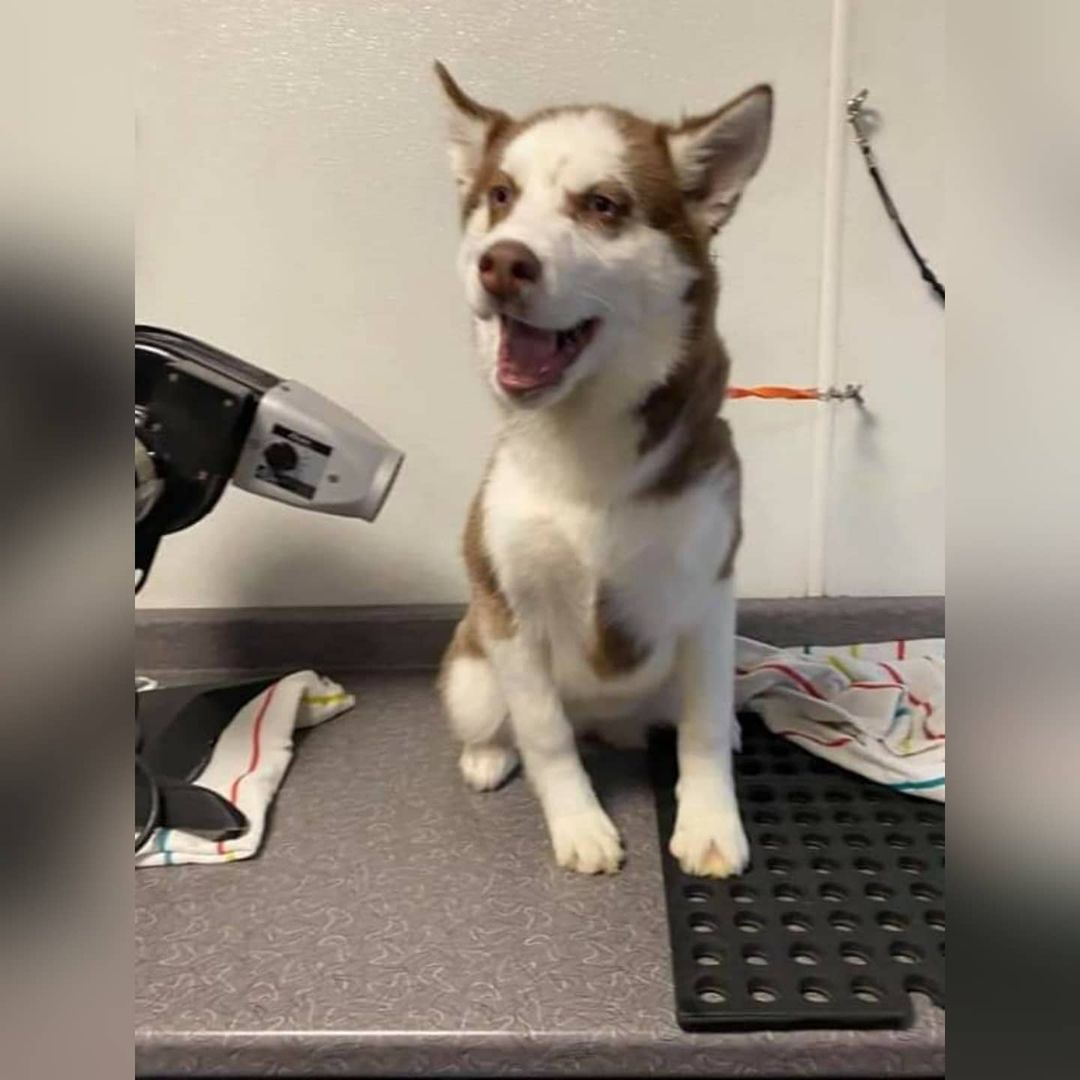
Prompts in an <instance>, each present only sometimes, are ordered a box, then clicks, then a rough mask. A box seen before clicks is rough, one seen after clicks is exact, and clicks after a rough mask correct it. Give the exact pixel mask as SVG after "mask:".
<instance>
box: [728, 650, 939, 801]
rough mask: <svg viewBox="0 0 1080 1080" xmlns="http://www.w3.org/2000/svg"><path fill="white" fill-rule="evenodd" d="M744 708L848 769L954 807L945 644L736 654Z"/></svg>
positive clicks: (739, 693)
mask: <svg viewBox="0 0 1080 1080" xmlns="http://www.w3.org/2000/svg"><path fill="white" fill-rule="evenodd" d="M736 672H737V674H736V680H735V697H736V705H737V707H738V708H740V709H747V710H749V711H751V712H755V713H757V714H758V715H759V716H761V718H762V720H764V721H765V724H766V725H767V726H768V727H769V728H770V730H772V731H774V732H776V733H777V734H778V735H784V736H785V737H787V738H789V739H791V740H792V741H793V742H795V743H797V744H798V745H799V746H802V747H804V748H805V749H807V750H810V751H811V752H812V753H815V754H817V755H819V756H820V757H823V758H825V759H827V760H828V761H831V762H833V763H834V764H836V765H839V766H841V767H842V768H845V769H850V770H851V771H852V772H857V773H860V774H861V775H862V776H866V777H868V778H869V779H871V780H876V781H878V782H879V783H882V784H885V785H887V786H888V787H891V788H895V789H896V790H898V791H904V792H907V793H909V794H911V795H921V796H923V797H924V798H927V799H937V800H938V801H940V802H944V801H945V642H944V640H943V639H939V638H937V639H930V640H922V641H895V642H889V643H887V644H874V645H846V646H842V647H837V646H833V647H831V648H830V647H824V648H815V647H810V646H807V647H805V648H803V649H801V650H796V649H776V648H773V647H772V646H770V645H763V644H762V643H761V642H758V641H751V640H749V639H748V638H739V639H738V642H737V647H736Z"/></svg>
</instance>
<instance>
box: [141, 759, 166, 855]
mask: <svg viewBox="0 0 1080 1080" xmlns="http://www.w3.org/2000/svg"><path fill="white" fill-rule="evenodd" d="M135 771H136V772H137V773H141V774H142V777H143V779H144V780H145V781H146V788H147V791H148V792H149V793H150V810H149V812H148V813H147V815H146V820H145V821H144V822H143V823H142V827H141V828H140V829H139V831H138V833H136V834H135V851H136V852H138V850H139V848H141V847H142V846H143V844H145V843H146V841H147V840H149V839H150V834H151V833H152V832H153V831H154V830H155V829H156V828H157V825H158V821H159V820H160V819H161V792H160V791H159V790H158V786H157V781H156V780H155V779H154V778H153V776H152V775H151V774H150V770H149V769H148V768H147V767H146V762H144V761H143V759H142V754H138V753H137V754H136V755H135Z"/></svg>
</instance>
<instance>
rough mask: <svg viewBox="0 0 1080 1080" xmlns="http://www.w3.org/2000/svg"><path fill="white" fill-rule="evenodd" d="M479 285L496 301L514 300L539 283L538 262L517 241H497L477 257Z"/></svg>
mask: <svg viewBox="0 0 1080 1080" xmlns="http://www.w3.org/2000/svg"><path fill="white" fill-rule="evenodd" d="M477 269H478V270H479V271H480V284H481V285H483V286H484V288H485V289H486V290H487V291H488V292H489V293H490V294H491V295H492V296H494V297H495V299H496V300H514V299H516V298H517V297H518V296H520V295H521V291H522V289H523V288H524V287H525V286H527V285H534V284H536V282H538V281H539V280H540V274H541V267H540V260H539V259H538V258H537V257H536V255H535V254H533V252H532V251H531V250H530V249H529V248H527V247H526V246H525V245H524V244H523V243H521V242H520V241H518V240H500V241H499V242H498V243H496V244H492V245H491V247H489V248H488V249H487V251H485V252H484V254H483V255H481V256H480V261H479V262H478V263H477Z"/></svg>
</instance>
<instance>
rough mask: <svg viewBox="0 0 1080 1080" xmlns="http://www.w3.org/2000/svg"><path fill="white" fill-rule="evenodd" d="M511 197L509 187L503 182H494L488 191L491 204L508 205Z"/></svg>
mask: <svg viewBox="0 0 1080 1080" xmlns="http://www.w3.org/2000/svg"><path fill="white" fill-rule="evenodd" d="M512 197H513V196H512V194H511V192H510V189H509V188H508V187H507V186H506V185H505V184H496V185H495V186H494V187H493V188H491V190H490V191H488V198H489V199H490V200H491V205H492V206H509V205H510V199H511V198H512Z"/></svg>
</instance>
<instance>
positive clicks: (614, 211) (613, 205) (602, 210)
mask: <svg viewBox="0 0 1080 1080" xmlns="http://www.w3.org/2000/svg"><path fill="white" fill-rule="evenodd" d="M585 205H586V206H588V208H589V209H590V210H591V211H592V212H593V213H594V214H596V215H597V216H598V217H602V218H607V219H608V220H614V219H615V218H617V217H618V216H619V214H620V212H621V209H620V207H619V204H618V203H617V202H615V200H614V199H609V198H608V197H607V196H606V195H601V194H600V193H599V192H596V191H594V192H593V193H592V194H591V195H590V196H589V197H588V198H587V199H586V202H585Z"/></svg>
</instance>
